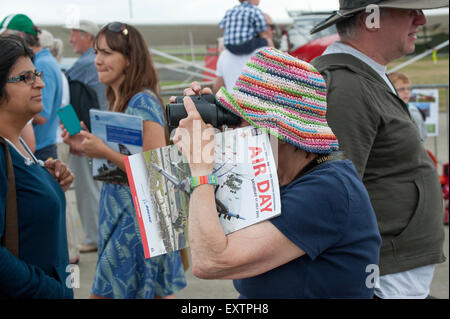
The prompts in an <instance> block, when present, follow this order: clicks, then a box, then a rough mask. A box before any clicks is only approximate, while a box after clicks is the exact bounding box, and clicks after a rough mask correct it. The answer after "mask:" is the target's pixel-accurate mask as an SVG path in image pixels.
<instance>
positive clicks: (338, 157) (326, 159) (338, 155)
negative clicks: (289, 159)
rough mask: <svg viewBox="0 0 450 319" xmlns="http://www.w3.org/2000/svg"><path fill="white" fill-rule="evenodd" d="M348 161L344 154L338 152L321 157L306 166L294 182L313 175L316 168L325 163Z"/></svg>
mask: <svg viewBox="0 0 450 319" xmlns="http://www.w3.org/2000/svg"><path fill="white" fill-rule="evenodd" d="M344 159H346V157H345V155H344V153H343V152H341V151H338V152H332V153H330V154H326V155H320V156H318V157H316V158H315V159H314V160H312V161H311V162H310V163H309V164H308V165H306V166H305V167H304V168H303V169H302V170H301V171H300V173H298V174H297V176H296V177H295V178H294V180H296V179H298V178H300V177H302V176H304V175H306V174H308V173H311V171H313V170H314V169H315V168H317V167H318V166H319V165H322V164H324V163H330V162H335V161H341V160H344Z"/></svg>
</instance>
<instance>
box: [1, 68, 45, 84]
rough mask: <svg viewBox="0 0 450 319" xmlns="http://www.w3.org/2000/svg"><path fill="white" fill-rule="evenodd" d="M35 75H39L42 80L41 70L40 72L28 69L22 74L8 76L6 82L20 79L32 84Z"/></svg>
mask: <svg viewBox="0 0 450 319" xmlns="http://www.w3.org/2000/svg"><path fill="white" fill-rule="evenodd" d="M37 77H39V78H40V79H41V80H43V78H44V72H43V71H40V72H36V71H28V72H25V73H24V74H21V75H18V76H13V77H10V78H8V80H7V82H8V83H17V82H20V81H24V82H25V83H26V84H30V85H33V84H34V83H35V82H36V78H37Z"/></svg>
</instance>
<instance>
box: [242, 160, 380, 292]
mask: <svg viewBox="0 0 450 319" xmlns="http://www.w3.org/2000/svg"><path fill="white" fill-rule="evenodd" d="M270 222H272V224H273V225H274V226H275V227H277V228H278V230H279V231H280V232H282V233H283V234H284V235H285V236H286V237H287V238H288V239H289V240H291V241H292V242H293V243H294V244H296V245H297V246H298V247H300V248H301V249H302V250H303V251H304V252H305V255H303V256H301V257H300V258H297V259H295V260H293V261H291V262H289V263H287V264H285V265H282V266H280V267H278V268H276V269H273V270H271V271H268V272H266V273H264V274H261V275H259V276H255V277H252V278H246V279H241V280H235V281H234V285H235V287H236V289H237V290H238V291H239V292H240V294H241V296H240V298H257V299H264V298H285V299H288V298H299V299H300V298H313V299H322V298H358V299H359V298H372V297H373V287H372V286H373V285H372V284H373V280H370V279H371V278H370V277H368V276H369V275H372V276H373V275H374V272H373V269H374V268H373V265H378V259H379V253H380V245H381V237H380V233H379V231H378V226H377V221H376V217H375V213H374V211H373V209H372V205H371V203H370V199H369V195H368V194H367V191H366V189H365V187H364V185H363V183H362V182H361V180H360V179H359V177H358V175H357V173H356V170H355V168H354V166H353V164H352V163H351V162H350V161H348V160H341V161H333V162H326V163H324V164H322V165H319V166H317V167H316V168H315V169H313V170H312V171H310V172H309V173H308V174H306V175H304V176H302V177H300V178H298V179H296V180H294V181H293V182H291V183H290V184H289V185H286V186H283V187H281V215H280V216H278V217H276V218H273V219H271V220H270ZM368 266H369V267H368ZM366 281H367V283H368V285H366Z"/></svg>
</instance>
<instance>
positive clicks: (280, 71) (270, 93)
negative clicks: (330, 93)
mask: <svg viewBox="0 0 450 319" xmlns="http://www.w3.org/2000/svg"><path fill="white" fill-rule="evenodd" d="M326 92H327V88H326V84H325V81H324V80H323V78H322V76H321V75H320V73H319V72H318V71H317V70H316V69H315V68H314V67H313V66H312V65H311V64H309V63H306V62H304V61H302V60H299V59H297V58H294V57H292V56H290V55H288V54H285V53H283V52H281V51H279V50H277V49H274V48H268V47H266V48H263V49H260V50H258V51H257V52H256V53H255V54H253V56H252V57H251V59H250V60H249V62H247V65H246V67H245V68H244V70H243V72H242V73H241V75H240V76H239V79H238V80H237V81H236V84H235V87H234V88H233V91H232V92H231V93H230V92H228V91H227V90H226V89H225V88H221V89H220V91H219V92H217V94H216V100H217V102H218V103H219V104H220V105H222V106H223V107H224V108H226V109H228V110H230V111H231V112H233V113H235V114H237V115H238V116H240V117H242V118H244V119H245V120H246V121H247V122H249V123H250V124H252V125H253V126H255V127H259V128H260V129H262V130H264V131H266V132H268V133H269V134H272V135H274V136H276V137H278V138H279V139H280V140H281V141H284V142H287V143H290V144H292V145H294V146H296V147H298V148H300V149H302V150H305V151H307V152H310V153H319V154H327V153H331V152H333V151H337V150H338V149H339V144H338V141H337V139H336V136H335V135H334V134H333V131H332V130H331V128H330V127H329V126H328V123H327V120H326V115H327V102H326V97H327V95H326Z"/></svg>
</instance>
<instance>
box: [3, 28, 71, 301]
mask: <svg viewBox="0 0 450 319" xmlns="http://www.w3.org/2000/svg"><path fill="white" fill-rule="evenodd" d="M32 59H33V52H32V51H31V50H30V49H29V48H28V47H27V46H26V45H25V43H24V42H23V40H22V39H21V38H20V37H17V36H12V35H9V36H3V37H0V137H2V138H3V140H4V141H6V144H5V146H6V145H7V147H8V151H9V154H10V156H11V161H12V164H13V171H14V176H15V177H14V182H15V191H16V200H17V226H15V227H14V228H13V227H10V226H7V225H6V222H5V221H6V217H5V216H6V212H7V211H9V209H10V206H9V209H8V210H7V207H6V202H7V196H8V195H7V194H8V191H9V190H10V188H12V187H13V184H12V179H11V178H10V179H8V177H7V175H6V169H7V166H6V159H7V152H6V149H5V148H4V147H3V146H4V145H0V242H1V243H2V246H0V298H1V297H6V298H73V291H72V289H71V284H70V282H71V281H70V278H68V277H69V275H70V268H68V265H69V255H68V251H67V237H66V219H65V216H66V215H65V209H66V200H65V196H64V192H65V191H66V190H67V189H68V188H69V186H70V184H71V183H72V181H73V175H72V173H71V171H70V170H69V169H68V168H67V166H65V165H64V164H63V163H62V162H61V161H59V160H52V159H49V160H47V161H46V162H45V163H44V162H42V161H39V160H37V159H36V158H35V157H34V155H33V153H32V152H31V150H30V149H29V147H28V146H27V144H26V143H25V142H24V140H23V139H22V138H21V137H20V133H21V131H22V129H23V128H24V126H25V125H26V124H27V122H28V121H29V120H30V119H31V118H33V116H34V115H36V114H38V113H39V112H41V111H42V108H43V105H42V93H41V90H42V89H43V88H44V82H43V81H42V77H43V74H42V72H37V71H36V69H35V67H34V65H33V62H32ZM8 180H9V181H10V183H8ZM17 228H18V236H17V237H18V252H17V249H14V246H12V248H13V249H11V246H9V245H5V246H3V243H5V242H6V241H8V242H9V241H10V240H13V241H15V239H14V238H13V237H10V235H11V231H13V229H17ZM6 233H7V234H6ZM7 247H8V248H7ZM16 247H17V246H16Z"/></svg>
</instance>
